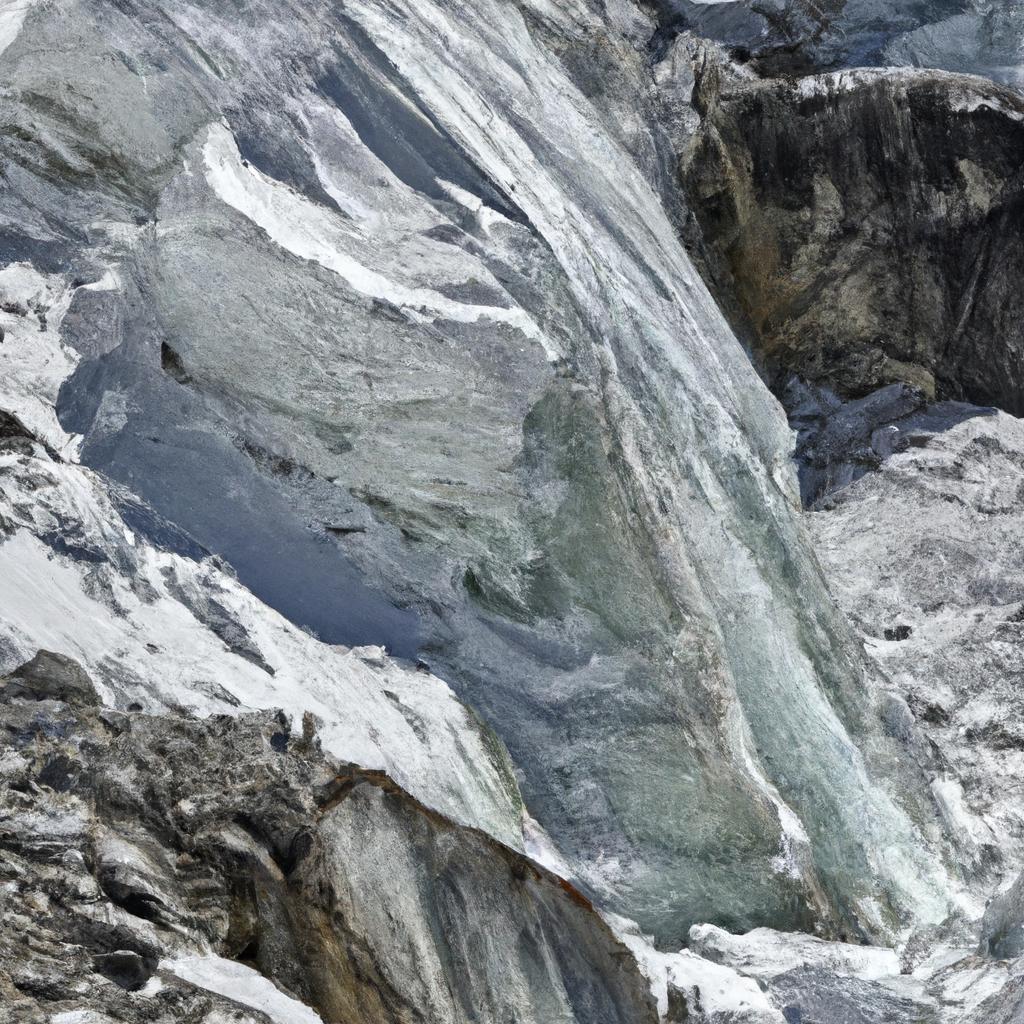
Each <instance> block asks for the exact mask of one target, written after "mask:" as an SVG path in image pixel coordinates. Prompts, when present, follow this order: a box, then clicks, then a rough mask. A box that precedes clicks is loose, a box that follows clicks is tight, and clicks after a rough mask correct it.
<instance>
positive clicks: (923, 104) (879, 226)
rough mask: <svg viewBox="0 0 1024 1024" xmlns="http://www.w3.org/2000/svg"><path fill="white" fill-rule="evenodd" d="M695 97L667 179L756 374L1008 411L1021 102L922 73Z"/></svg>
mask: <svg viewBox="0 0 1024 1024" xmlns="http://www.w3.org/2000/svg"><path fill="white" fill-rule="evenodd" d="M703 82H704V83H705V84H704V87H703V88H701V89H699V90H698V104H699V105H700V106H701V107H702V108H703V109H704V110H705V116H704V122H703V127H702V129H701V131H700V132H699V133H698V137H697V139H696V141H695V142H694V143H693V145H692V148H691V149H690V151H689V152H688V154H687V156H686V157H685V159H684V163H683V175H684V178H685V181H686V183H687V187H688V189H689V192H690V196H691V199H692V202H693V206H694V209H695V212H696V214H697V216H698V219H699V221H700V223H701V226H702V228H703V233H704V239H705V241H706V243H707V245H708V246H709V250H710V265H711V268H712V270H711V273H712V276H713V278H714V280H715V282H716V283H717V285H718V287H719V288H720V289H721V290H722V291H723V292H724V293H725V294H727V295H730V296H732V297H733V298H734V301H735V302H736V303H737V306H738V309H737V313H738V315H739V317H740V318H741V319H742V320H743V321H744V322H745V323H747V324H749V326H750V329H751V332H752V337H753V339H754V340H755V343H756V346H757V348H758V349H759V350H760V352H761V353H762V354H763V356H764V358H765V359H766V360H767V361H768V363H769V366H770V367H774V366H778V367H781V368H783V370H785V371H790V372H796V373H798V374H799V375H800V376H802V377H803V378H804V379H806V380H809V381H812V382H815V383H818V384H826V385H830V386H832V387H834V388H835V389H836V390H837V391H838V392H839V393H840V394H841V395H843V396H845V397H851V396H852V397H862V396H864V395H866V394H868V393H869V392H871V391H873V390H875V389H877V388H880V387H883V386H886V385H891V384H894V383H903V384H907V385H911V386H913V387H916V388H918V389H919V390H920V391H921V392H922V393H923V395H924V396H925V397H926V398H934V397H935V396H939V397H944V398H954V399H967V400H969V401H971V402H973V403H975V404H980V405H995V406H998V407H1000V408H1003V409H1006V410H1008V411H1010V412H1014V413H1020V412H1021V411H1024V335H1022V328H1021V325H1022V324H1024V315H1022V314H1024V310H1022V309H1021V296H1020V290H1019V288H1018V286H1017V281H1018V279H1019V277H1020V274H1021V268H1022V267H1024V248H1022V243H1021V237H1022V231H1021V227H1022V217H1024V179H1022V177H1021V175H1022V170H1021V167H1022V159H1024V100H1022V99H1021V98H1020V97H1019V96H1018V95H1017V94H1015V93H1013V92H1011V91H1008V90H1006V89H1002V88H999V87H997V86H994V85H992V84H991V83H987V82H984V81H981V80H979V79H971V78H966V77H962V76H955V75H947V74H941V73H937V72H932V71H922V72H904V73H898V72H871V71H851V72H840V73H835V74H831V75H824V76H818V77H809V78H804V79H801V80H798V81H790V80H769V81H765V80H760V79H757V78H755V77H751V76H749V75H747V76H739V77H737V76H735V75H731V74H729V73H727V72H722V71H721V70H718V71H716V72H708V73H707V74H706V75H705V76H704V78H703Z"/></svg>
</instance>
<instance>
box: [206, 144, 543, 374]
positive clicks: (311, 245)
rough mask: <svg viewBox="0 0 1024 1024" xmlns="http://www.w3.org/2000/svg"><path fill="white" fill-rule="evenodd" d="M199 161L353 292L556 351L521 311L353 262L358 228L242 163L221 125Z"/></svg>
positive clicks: (285, 241) (297, 250)
mask: <svg viewBox="0 0 1024 1024" xmlns="http://www.w3.org/2000/svg"><path fill="white" fill-rule="evenodd" d="M203 158H204V161H205V164H206V180H207V181H208V182H209V184H210V186H211V187H212V188H213V190H214V192H215V193H216V194H217V196H218V198H219V199H221V200H222V201H223V202H224V203H227V205H228V206H231V207H233V208H234V209H236V210H238V211H239V213H241V214H243V215H244V216H245V217H248V218H249V220H251V221H252V222H253V223H254V224H257V225H258V226H259V227H261V228H262V229H263V230H264V231H265V232H266V233H267V235H268V236H269V237H270V238H271V239H272V240H273V241H274V242H275V243H276V244H278V245H279V246H281V247H282V248H283V249H287V250H288V252H290V253H292V255H294V256H298V257H299V258H300V259H304V260H311V261H312V262H314V263H319V264H320V265H321V266H322V267H325V268H326V269H327V270H330V271H331V272H332V273H335V274H337V275H338V276H339V277H341V278H342V279H343V280H344V281H345V282H346V283H347V284H348V285H349V286H350V287H352V288H353V289H355V290H356V291H357V292H359V293H360V294H362V295H367V296H369V297H371V298H374V299H379V300H381V301H384V302H390V303H392V304H393V305H395V306H399V307H401V308H402V309H403V310H405V311H406V313H407V314H408V315H410V316H411V317H413V318H416V319H427V320H433V319H437V318H443V319H447V320H454V321H456V322H458V323H478V322H480V321H481V320H490V321H492V322H494V323H503V324H508V325H509V326H510V327H514V328H515V329H516V330H519V331H521V332H522V333H523V334H524V335H526V337H528V338H530V339H531V340H533V341H536V342H538V343H539V344H541V345H542V346H543V347H544V351H545V353H546V355H547V357H548V359H550V360H554V359H556V358H558V355H559V353H558V351H557V349H556V348H555V347H554V346H553V345H552V344H551V342H550V341H549V340H548V338H547V337H546V335H545V334H544V332H543V331H541V329H540V328H539V327H538V326H537V323H536V322H535V321H534V319H533V317H531V316H530V315H529V314H528V313H527V312H526V311H525V310H523V309H520V308H515V307H514V308H511V309H504V308H502V307H500V306H475V305H471V304H468V303H465V302H457V301H455V300H454V299H449V298H447V297H446V296H444V295H442V294H441V293H440V292H438V291H435V290H434V289H432V288H422V287H416V286H410V285H407V284H404V283H403V282H401V281H395V280H392V279H390V278H388V277H386V276H385V275H384V274H382V273H379V272H378V271H376V270H374V269H372V268H371V267H368V266H365V265H364V264H363V263H361V262H359V261H358V260H357V259H355V258H354V257H353V256H352V255H350V253H349V252H347V251H346V250H347V249H348V248H349V247H353V246H354V247H359V246H360V242H359V233H358V232H355V231H353V230H352V229H351V228H350V227H349V226H348V225H346V224H345V222H344V221H342V220H340V219H339V218H338V217H337V216H336V215H335V214H333V213H331V212H330V211H329V210H327V209H326V208H324V207H323V206H320V205H318V204H316V203H313V202H311V201H310V200H308V199H305V198H304V197H302V196H300V195H298V194H297V193H296V192H293V191H292V190H291V189H289V188H288V187H287V186H285V185H282V184H281V183H280V182H277V181H274V179H273V178H269V177H267V176H266V175H265V174H262V173H261V172H260V171H258V170H257V169H256V168H255V167H253V166H252V165H251V164H247V163H243V161H242V157H241V154H240V153H239V152H238V146H237V145H236V143H235V140H234V137H233V136H232V134H231V132H230V131H229V130H228V129H227V128H226V127H225V126H224V125H222V124H215V125H211V127H210V129H209V134H208V138H207V141H206V144H205V145H204V147H203Z"/></svg>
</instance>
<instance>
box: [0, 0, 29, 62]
mask: <svg viewBox="0 0 1024 1024" xmlns="http://www.w3.org/2000/svg"><path fill="white" fill-rule="evenodd" d="M37 2H38V0H0V53H3V52H4V50H6V49H7V47H8V46H10V45H11V43H13V42H14V40H15V39H16V38H17V37H18V33H19V32H20V31H21V27H22V25H24V24H25V18H26V17H28V12H29V11H30V10H32V8H33V7H35V5H36V3H37Z"/></svg>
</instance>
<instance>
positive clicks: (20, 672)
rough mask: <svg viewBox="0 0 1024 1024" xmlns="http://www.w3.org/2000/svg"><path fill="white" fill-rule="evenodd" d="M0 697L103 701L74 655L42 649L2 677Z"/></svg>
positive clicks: (76, 702)
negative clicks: (70, 656)
mask: <svg viewBox="0 0 1024 1024" xmlns="http://www.w3.org/2000/svg"><path fill="white" fill-rule="evenodd" d="M0 699H2V700H4V701H11V700H18V699H21V700H59V701H63V702H64V703H66V704H70V705H71V706H72V707H94V706H95V705H97V704H99V703H100V698H99V695H98V694H97V693H96V687H95V686H93V683H92V680H91V679H90V678H89V676H88V675H87V674H86V673H85V671H84V669H83V668H82V666H81V665H79V664H78V663H77V662H75V661H73V660H72V659H71V658H67V657H65V656H64V655H63V654H54V653H53V652H52V651H40V652H39V653H38V654H37V655H36V656H35V657H34V658H33V659H32V660H31V661H30V662H27V663H26V664H24V665H22V666H21V668H19V669H15V671H14V672H12V673H11V674H10V675H8V676H7V677H5V678H4V679H0Z"/></svg>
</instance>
